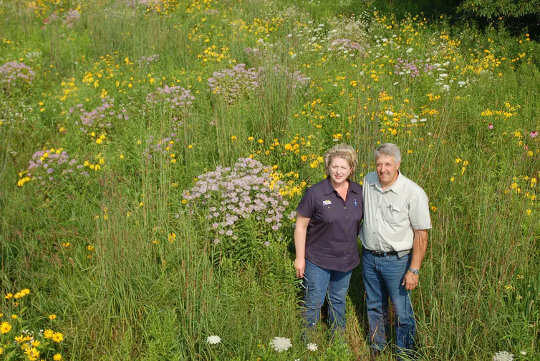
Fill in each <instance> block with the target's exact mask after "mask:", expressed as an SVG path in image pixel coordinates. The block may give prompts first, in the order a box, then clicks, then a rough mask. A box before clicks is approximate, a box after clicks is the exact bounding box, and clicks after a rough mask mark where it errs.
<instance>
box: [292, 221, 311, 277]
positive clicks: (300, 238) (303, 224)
mask: <svg viewBox="0 0 540 361" xmlns="http://www.w3.org/2000/svg"><path fill="white" fill-rule="evenodd" d="M308 224H309V218H307V217H303V216H301V215H299V214H298V215H297V216H296V227H295V228H294V247H295V249H296V259H295V260H294V268H295V270H296V277H298V278H303V277H304V271H305V269H306V234H307V227H308Z"/></svg>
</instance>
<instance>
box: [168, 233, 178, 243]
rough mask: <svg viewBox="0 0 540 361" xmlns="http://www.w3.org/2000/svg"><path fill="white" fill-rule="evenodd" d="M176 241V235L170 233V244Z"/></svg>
mask: <svg viewBox="0 0 540 361" xmlns="http://www.w3.org/2000/svg"><path fill="white" fill-rule="evenodd" d="M175 239H176V233H174V232H171V233H169V242H170V243H172V242H174V240H175Z"/></svg>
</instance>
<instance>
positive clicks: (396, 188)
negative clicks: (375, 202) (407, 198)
mask: <svg viewBox="0 0 540 361" xmlns="http://www.w3.org/2000/svg"><path fill="white" fill-rule="evenodd" d="M398 172H399V171H398ZM404 177H405V176H404V175H403V174H402V173H401V172H399V173H398V177H397V179H396V181H395V182H394V183H392V185H391V186H390V187H388V188H386V189H385V190H383V188H382V186H381V182H379V177H378V176H377V174H375V178H376V181H375V183H372V184H371V185H372V186H374V187H376V188H377V189H378V190H380V191H381V192H389V191H392V192H394V193H396V194H399V193H400V192H401V190H402V189H403V182H404Z"/></svg>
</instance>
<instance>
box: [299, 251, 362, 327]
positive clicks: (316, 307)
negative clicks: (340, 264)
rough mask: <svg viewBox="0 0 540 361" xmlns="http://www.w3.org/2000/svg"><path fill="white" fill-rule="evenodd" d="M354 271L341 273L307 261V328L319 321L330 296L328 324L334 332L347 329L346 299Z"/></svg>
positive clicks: (305, 304) (305, 281)
mask: <svg viewBox="0 0 540 361" xmlns="http://www.w3.org/2000/svg"><path fill="white" fill-rule="evenodd" d="M351 274H352V271H349V272H340V271H332V270H327V269H324V268H321V267H319V266H317V265H315V264H313V263H311V262H310V261H308V260H307V259H306V269H305V272H304V287H305V289H306V292H305V297H304V307H305V310H304V319H305V322H306V327H307V328H312V327H315V325H316V324H317V322H318V321H319V315H320V312H321V307H322V305H323V303H324V299H325V297H326V295H328V323H329V325H330V327H331V329H332V330H333V331H335V330H337V329H344V328H345V304H346V301H345V297H346V296H347V291H348V290H349V282H350V280H351Z"/></svg>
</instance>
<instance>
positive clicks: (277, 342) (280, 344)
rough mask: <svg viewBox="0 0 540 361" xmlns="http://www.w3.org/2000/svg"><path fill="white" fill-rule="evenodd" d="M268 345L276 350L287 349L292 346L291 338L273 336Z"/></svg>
mask: <svg viewBox="0 0 540 361" xmlns="http://www.w3.org/2000/svg"><path fill="white" fill-rule="evenodd" d="M270 346H271V347H272V348H273V349H274V350H275V351H277V352H283V351H287V350H288V349H289V348H291V347H292V343H291V340H290V339H288V338H286V337H274V338H273V339H272V341H270Z"/></svg>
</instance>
